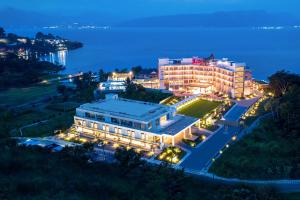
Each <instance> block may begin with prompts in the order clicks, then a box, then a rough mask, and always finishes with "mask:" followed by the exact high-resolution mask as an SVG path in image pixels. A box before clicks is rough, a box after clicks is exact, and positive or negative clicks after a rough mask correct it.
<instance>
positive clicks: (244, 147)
mask: <svg viewBox="0 0 300 200" xmlns="http://www.w3.org/2000/svg"><path fill="white" fill-rule="evenodd" d="M299 146H300V141H299V140H295V139H289V137H288V136H285V135H282V132H281V131H280V128H279V125H277V124H275V123H274V122H273V120H272V118H269V119H266V120H265V121H263V122H262V123H261V125H260V126H259V127H258V128H256V129H255V130H254V131H253V132H252V133H250V134H249V135H246V136H244V138H242V139H241V140H240V141H238V142H237V143H235V144H233V145H231V146H230V147H229V148H228V149H227V150H226V151H224V153H223V154H222V156H221V157H220V158H218V159H217V160H216V161H215V162H214V163H213V165H212V166H211V168H210V169H209V171H210V172H213V173H215V174H216V175H219V176H223V177H230V178H242V179H299V178H300V168H299V155H298V156H297V154H298V153H297V152H299Z"/></svg>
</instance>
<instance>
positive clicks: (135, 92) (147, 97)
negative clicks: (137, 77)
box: [120, 79, 172, 103]
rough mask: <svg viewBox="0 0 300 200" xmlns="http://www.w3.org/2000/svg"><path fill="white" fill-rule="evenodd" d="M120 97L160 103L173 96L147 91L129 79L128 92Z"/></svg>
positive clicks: (127, 83) (127, 82)
mask: <svg viewBox="0 0 300 200" xmlns="http://www.w3.org/2000/svg"><path fill="white" fill-rule="evenodd" d="M120 96H121V97H123V98H126V99H133V100H138V101H146V102H152V103H159V102H160V101H161V100H163V99H165V98H167V97H169V96H172V94H171V93H163V92H160V91H156V90H151V89H146V88H144V87H143V86H142V85H139V84H135V83H133V82H132V81H130V80H129V79H127V81H126V91H125V92H123V93H121V94H120Z"/></svg>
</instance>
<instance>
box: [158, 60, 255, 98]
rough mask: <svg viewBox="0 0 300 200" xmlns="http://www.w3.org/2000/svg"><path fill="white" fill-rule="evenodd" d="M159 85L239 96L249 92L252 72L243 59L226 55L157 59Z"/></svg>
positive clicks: (177, 90) (174, 89) (180, 91)
mask: <svg viewBox="0 0 300 200" xmlns="http://www.w3.org/2000/svg"><path fill="white" fill-rule="evenodd" d="M158 67H159V81H160V88H161V89H169V90H170V91H172V92H174V93H175V94H178V95H180V94H185V95H193V94H210V93H214V92H219V93H224V94H227V95H229V96H231V97H243V96H245V95H249V94H251V92H252V74H251V72H250V71H249V70H246V64H245V63H235V62H231V61H228V60H227V59H222V60H215V59H202V58H198V57H194V58H182V59H168V58H164V59H159V63H158Z"/></svg>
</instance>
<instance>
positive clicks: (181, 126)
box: [74, 98, 199, 150]
mask: <svg viewBox="0 0 300 200" xmlns="http://www.w3.org/2000/svg"><path fill="white" fill-rule="evenodd" d="M198 121H199V119H196V118H193V117H187V116H183V115H177V114H175V109H174V108H172V107H168V106H165V105H161V104H154V103H147V102H142V101H134V100H128V99H122V98H109V99H105V100H101V101H98V102H95V103H87V104H83V105H81V106H80V107H79V108H77V109H76V115H75V116H74V126H75V129H76V131H77V132H78V133H79V134H81V135H84V136H88V137H92V138H100V139H104V140H109V141H113V142H116V143H120V144H123V145H129V146H131V147H138V148H142V149H148V150H155V149H160V148H163V147H164V146H167V145H175V144H176V143H178V142H180V141H181V140H182V139H183V138H189V137H191V127H192V126H193V125H194V124H195V123H196V122H198Z"/></svg>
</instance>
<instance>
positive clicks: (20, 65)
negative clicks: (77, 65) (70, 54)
mask: <svg viewBox="0 0 300 200" xmlns="http://www.w3.org/2000/svg"><path fill="white" fill-rule="evenodd" d="M62 69H63V67H62V66H58V65H55V64H52V63H49V62H45V61H38V60H37V59H34V58H32V59H29V60H25V59H22V58H19V57H17V56H16V55H14V54H8V55H7V57H4V58H1V57H0V89H1V88H9V87H19V86H27V85H29V84H32V83H37V82H39V81H41V76H42V75H45V74H49V73H57V72H59V71H60V70H62Z"/></svg>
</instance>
